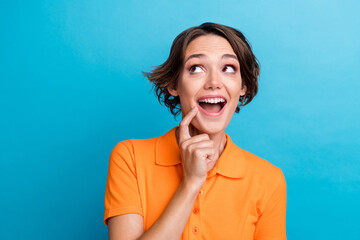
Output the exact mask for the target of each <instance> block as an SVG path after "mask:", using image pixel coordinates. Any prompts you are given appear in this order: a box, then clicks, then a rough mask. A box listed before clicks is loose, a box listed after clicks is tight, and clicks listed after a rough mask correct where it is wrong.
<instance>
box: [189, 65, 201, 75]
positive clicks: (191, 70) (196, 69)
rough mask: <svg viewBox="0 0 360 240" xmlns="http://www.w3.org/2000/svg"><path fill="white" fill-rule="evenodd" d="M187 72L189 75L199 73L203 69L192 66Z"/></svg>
mask: <svg viewBox="0 0 360 240" xmlns="http://www.w3.org/2000/svg"><path fill="white" fill-rule="evenodd" d="M189 71H190V72H191V73H199V72H203V69H202V68H201V67H200V66H199V65H193V66H191V67H190V68H189Z"/></svg>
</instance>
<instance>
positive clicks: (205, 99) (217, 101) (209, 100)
mask: <svg viewBox="0 0 360 240" xmlns="http://www.w3.org/2000/svg"><path fill="white" fill-rule="evenodd" d="M199 102H204V103H219V102H225V99H223V98H203V99H200V100H199Z"/></svg>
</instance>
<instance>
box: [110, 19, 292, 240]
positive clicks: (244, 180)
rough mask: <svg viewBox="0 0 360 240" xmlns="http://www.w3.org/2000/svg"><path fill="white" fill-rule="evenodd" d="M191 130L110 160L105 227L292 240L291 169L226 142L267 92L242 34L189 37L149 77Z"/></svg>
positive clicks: (211, 30)
mask: <svg viewBox="0 0 360 240" xmlns="http://www.w3.org/2000/svg"><path fill="white" fill-rule="evenodd" d="M146 75H147V77H148V78H149V80H150V81H151V82H152V83H153V84H154V86H155V92H156V94H157V96H158V98H159V101H163V102H164V104H165V105H166V106H167V107H169V109H170V111H171V113H172V114H174V115H176V114H177V113H179V112H180V111H181V114H182V121H181V122H180V125H179V127H174V128H173V129H171V130H170V131H169V132H168V133H166V134H165V135H163V136H160V137H158V138H153V139H142V140H127V141H123V142H120V143H119V144H117V146H116V147H115V148H114V150H113V152H112V153H111V156H110V163H109V171H108V179H107V186H106V193H105V216H104V222H105V224H107V225H108V229H109V238H110V239H111V240H116V239H166V240H169V239H184V240H185V239H241V240H247V239H258V240H261V239H264V240H283V239H286V231H285V214H286V184H285V179H284V176H283V174H282V172H281V170H280V169H279V168H277V167H275V166H273V165H272V164H270V163H269V162H267V161H266V160H263V159H261V158H259V157H257V156H255V155H253V154H251V153H249V152H247V151H245V150H242V149H240V148H239V147H237V146H236V145H235V144H234V143H233V142H232V141H231V139H230V137H229V136H228V135H227V134H226V133H225V129H226V127H227V126H228V124H229V122H230V120H231V118H232V116H233V114H234V112H239V109H240V106H244V105H246V104H247V103H249V102H250V101H251V100H252V99H253V98H254V96H255V95H256V93H257V88H258V82H257V81H258V76H259V65H258V63H257V60H256V58H255V56H254V54H253V53H252V50H251V47H250V44H249V43H248V41H247V40H246V38H245V37H244V36H243V34H242V33H240V32H239V31H238V30H236V29H234V28H231V27H228V26H224V25H220V24H215V23H204V24H202V25H200V26H198V27H193V28H189V29H187V30H185V31H184V32H182V33H181V34H180V35H179V36H178V37H177V38H176V39H175V40H174V42H173V45H172V47H171V51H170V55H169V58H168V59H167V60H166V62H165V63H164V64H162V65H160V66H158V67H157V68H156V69H155V70H154V71H152V72H150V73H147V74H146Z"/></svg>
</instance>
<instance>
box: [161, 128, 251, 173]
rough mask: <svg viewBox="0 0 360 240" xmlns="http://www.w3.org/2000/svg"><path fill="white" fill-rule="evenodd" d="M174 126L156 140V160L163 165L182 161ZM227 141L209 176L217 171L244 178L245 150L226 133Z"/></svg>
mask: <svg viewBox="0 0 360 240" xmlns="http://www.w3.org/2000/svg"><path fill="white" fill-rule="evenodd" d="M176 128H177V127H174V128H173V129H171V130H170V131H169V132H167V133H166V134H165V135H162V136H160V137H158V138H157V140H156V150H155V162H156V164H158V165H161V166H174V165H177V164H180V163H181V153H180V149H179V146H178V144H177V141H176V136H175V131H176ZM226 138H227V142H226V146H225V149H224V151H223V153H222V154H221V156H220V158H219V159H218V161H217V163H216V165H215V167H214V168H213V169H211V170H210V171H209V172H208V177H211V176H214V175H216V174H217V173H219V174H221V175H223V176H226V177H230V178H242V177H244V175H245V158H244V154H243V150H242V149H241V148H239V147H238V146H236V145H235V144H234V143H233V142H232V141H231V138H230V137H229V135H228V134H226Z"/></svg>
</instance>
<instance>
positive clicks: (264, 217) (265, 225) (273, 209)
mask: <svg viewBox="0 0 360 240" xmlns="http://www.w3.org/2000/svg"><path fill="white" fill-rule="evenodd" d="M279 173H280V174H279V177H278V180H277V181H275V182H276V184H275V188H274V191H273V192H272V194H270V197H269V199H268V201H267V203H266V205H265V208H264V211H263V212H262V214H261V215H260V218H259V220H258V222H257V224H256V229H255V237H254V239H255V240H286V182H285V177H284V175H283V173H282V172H281V170H280V169H279Z"/></svg>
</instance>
